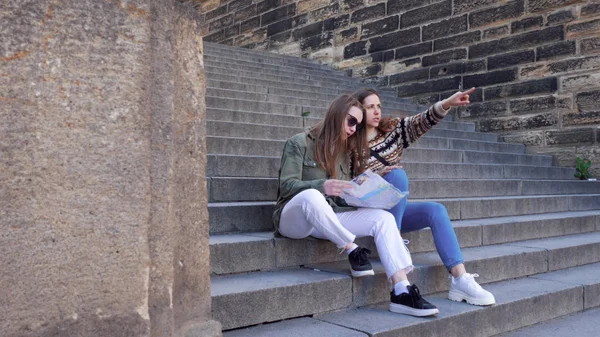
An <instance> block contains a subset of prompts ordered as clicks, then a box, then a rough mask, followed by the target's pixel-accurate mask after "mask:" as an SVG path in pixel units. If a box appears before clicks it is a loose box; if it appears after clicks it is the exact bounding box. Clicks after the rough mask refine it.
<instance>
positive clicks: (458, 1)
mask: <svg viewBox="0 0 600 337" xmlns="http://www.w3.org/2000/svg"><path fill="white" fill-rule="evenodd" d="M503 1H504V0H454V14H455V15H456V14H461V13H466V12H472V11H474V10H477V9H480V8H483V7H488V6H490V5H493V4H496V3H499V2H503Z"/></svg>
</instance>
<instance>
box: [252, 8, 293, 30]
mask: <svg viewBox="0 0 600 337" xmlns="http://www.w3.org/2000/svg"><path fill="white" fill-rule="evenodd" d="M259 13H260V11H259ZM294 14H296V4H295V3H293V4H290V5H288V6H284V7H279V8H277V9H275V10H272V11H270V12H266V13H265V14H263V15H261V16H260V24H261V26H266V25H268V24H270V23H273V22H275V21H280V20H281V19H285V18H287V17H290V16H293V15H294Z"/></svg>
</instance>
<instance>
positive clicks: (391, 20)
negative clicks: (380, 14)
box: [360, 15, 400, 39]
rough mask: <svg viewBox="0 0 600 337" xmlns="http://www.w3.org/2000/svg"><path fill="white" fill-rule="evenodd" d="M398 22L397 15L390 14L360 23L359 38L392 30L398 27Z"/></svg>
mask: <svg viewBox="0 0 600 337" xmlns="http://www.w3.org/2000/svg"><path fill="white" fill-rule="evenodd" d="M399 23H400V17H398V15H394V16H390V17H387V18H385V19H381V20H378V21H375V22H370V23H367V24H364V25H362V28H361V30H360V31H361V35H360V38H361V39H365V38H369V37H371V36H375V35H383V34H385V33H389V32H393V31H395V30H396V29H398V25H399Z"/></svg>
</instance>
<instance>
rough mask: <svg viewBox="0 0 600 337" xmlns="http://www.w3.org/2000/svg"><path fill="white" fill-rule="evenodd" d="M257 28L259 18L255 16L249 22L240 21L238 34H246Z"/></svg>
mask: <svg viewBox="0 0 600 337" xmlns="http://www.w3.org/2000/svg"><path fill="white" fill-rule="evenodd" d="M258 27H260V16H256V17H254V18H252V19H250V20H246V21H242V23H241V24H240V32H241V33H246V32H249V31H251V30H253V29H255V28H258Z"/></svg>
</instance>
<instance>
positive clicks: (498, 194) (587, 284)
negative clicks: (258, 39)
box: [204, 43, 600, 337]
mask: <svg viewBox="0 0 600 337" xmlns="http://www.w3.org/2000/svg"><path fill="white" fill-rule="evenodd" d="M204 51H205V55H204V62H205V69H206V76H207V84H208V88H207V92H206V100H207V118H208V120H207V134H208V140H207V144H208V166H207V177H208V178H207V179H208V190H209V198H210V199H209V200H210V201H209V214H210V253H211V273H212V277H211V294H212V310H213V316H214V318H215V319H217V320H219V321H220V322H221V323H222V325H223V329H224V330H226V331H225V333H224V336H227V337H233V336H398V335H407V336H414V337H417V336H442V335H445V336H463V335H464V332H465V331H468V333H469V335H472V336H493V335H497V334H500V333H504V332H507V331H511V330H514V329H519V328H522V327H527V326H530V325H533V324H537V323H540V322H544V321H548V320H551V319H554V318H557V317H560V316H564V315H569V314H573V313H579V312H582V311H584V310H585V309H588V308H594V307H598V306H600V183H596V182H586V181H583V182H582V181H578V180H574V178H573V173H574V172H573V169H570V168H563V167H555V166H552V158H551V157H550V156H545V155H532V154H527V153H525V148H524V146H522V145H517V144H507V143H501V142H498V140H497V137H496V135H494V134H485V133H478V132H475V127H474V125H473V124H471V123H463V122H457V121H453V120H452V118H451V116H448V117H447V118H446V119H445V120H444V121H443V122H442V123H440V125H438V126H436V128H435V129H433V130H431V131H430V132H428V133H427V134H426V135H425V136H424V137H423V138H422V139H420V140H419V141H418V142H417V143H416V144H414V145H413V146H411V147H410V148H409V149H407V151H406V152H405V158H404V163H403V165H404V168H405V169H406V171H407V173H408V176H409V178H410V186H411V187H410V193H411V198H410V201H422V200H432V201H437V202H440V203H442V204H444V205H445V206H446V208H447V209H448V213H449V215H450V217H451V219H452V220H453V225H454V227H455V230H456V233H457V236H458V239H459V242H460V243H461V246H462V247H463V256H464V258H465V264H466V266H467V270H469V271H471V272H475V273H478V274H480V275H481V276H480V278H479V279H478V281H479V282H480V283H482V284H486V289H488V290H490V291H492V292H493V293H494V294H495V295H496V300H497V302H498V303H497V304H496V305H494V306H491V307H484V308H483V307H476V306H471V305H467V304H465V303H457V302H451V301H449V300H447V299H446V295H447V293H446V291H447V290H448V287H449V283H448V282H449V281H448V279H447V275H448V274H447V272H446V270H445V268H444V266H443V265H442V263H441V261H440V259H439V257H438V255H437V253H436V252H435V247H434V245H433V240H432V237H431V233H430V231H429V230H423V231H419V232H413V233H406V234H403V237H405V238H407V239H409V240H410V244H409V245H408V247H409V249H410V250H411V253H412V255H413V261H414V263H415V271H414V272H413V273H412V274H410V275H409V278H410V280H411V282H414V283H416V284H417V285H418V286H419V288H420V290H421V292H422V293H424V294H426V295H427V299H430V300H431V302H433V303H435V304H436V305H437V306H438V307H439V308H440V314H439V315H438V316H436V317H434V318H415V317H409V316H404V315H398V314H394V313H391V312H389V311H387V301H388V300H389V287H390V286H389V284H388V281H387V280H386V277H385V273H384V271H383V267H382V266H381V264H380V263H379V262H378V261H377V259H376V258H375V259H373V262H374V268H375V273H376V275H375V276H374V277H364V278H359V279H353V278H352V277H351V276H350V273H349V267H348V263H347V260H346V256H345V255H343V254H342V255H340V254H338V253H337V249H336V248H335V246H334V245H333V244H331V243H329V242H326V241H322V240H316V239H310V238H309V239H304V240H290V239H286V238H279V237H277V238H275V237H274V236H273V234H272V223H271V214H272V211H273V205H274V200H275V198H276V192H277V170H278V167H279V161H280V154H281V150H282V148H283V144H284V142H285V139H287V138H289V137H290V136H292V135H294V134H296V133H298V132H300V131H302V129H303V126H308V125H311V124H313V123H314V122H316V121H318V120H319V119H320V118H321V117H322V116H323V115H324V113H325V111H326V109H327V107H328V105H329V103H330V102H331V101H332V100H333V98H335V97H336V96H337V95H338V94H339V93H342V92H351V91H354V90H355V89H358V88H360V87H364V84H361V83H360V82H359V81H358V80H357V79H353V78H349V77H347V76H345V75H344V74H341V73H339V72H336V71H334V70H332V69H330V68H328V67H326V66H323V65H319V64H316V63H313V62H311V61H308V60H303V59H297V58H292V57H286V56H281V55H274V54H267V53H263V52H258V51H252V50H244V49H237V48H232V47H228V46H222V45H216V44H212V43H205V49H204ZM381 96H382V102H383V104H384V113H387V114H398V111H402V112H403V113H405V114H414V113H418V112H422V111H424V109H425V107H423V106H417V105H415V104H413V103H411V102H409V101H407V100H403V99H400V98H397V97H396V96H395V94H394V92H393V91H391V90H381ZM303 112H310V116H309V117H307V118H303V117H302V113H303ZM360 244H361V245H364V246H367V247H370V248H373V242H372V240H371V239H368V238H362V239H360ZM374 252H376V251H375V250H374ZM267 322H273V323H269V324H263V323H267Z"/></svg>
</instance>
